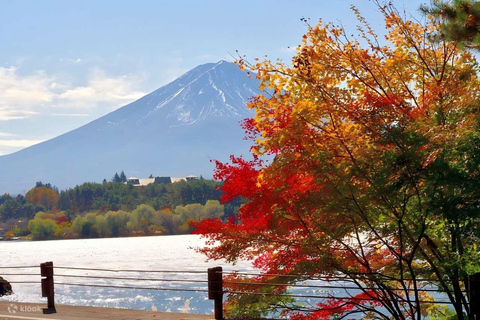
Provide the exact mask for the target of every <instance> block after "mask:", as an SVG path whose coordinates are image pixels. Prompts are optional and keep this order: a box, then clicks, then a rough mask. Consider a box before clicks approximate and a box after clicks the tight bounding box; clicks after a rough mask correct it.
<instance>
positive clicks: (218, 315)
mask: <svg viewBox="0 0 480 320" xmlns="http://www.w3.org/2000/svg"><path fill="white" fill-rule="evenodd" d="M7 268H9V269H20V268H23V269H27V268H38V266H14V267H0V269H7ZM54 269H55V271H56V272H55V275H54ZM69 271H72V272H69ZM75 271H78V273H80V272H81V274H72V273H75ZM89 272H99V273H102V272H113V273H117V274H118V275H108V274H106V275H102V274H95V273H94V274H93V275H89V274H88V273H89ZM122 272H123V273H141V274H145V275H147V274H157V275H160V274H178V275H180V274H186V275H188V274H191V275H205V274H207V276H208V277H207V280H204V279H191V278H188V277H183V278H174V277H172V276H170V277H167V278H160V277H158V276H157V277H155V276H153V275H151V276H148V277H142V276H139V275H136V276H135V275H122V274H121V273H122ZM0 275H6V276H14V277H15V276H18V277H27V276H28V277H30V276H41V277H42V279H41V282H40V281H26V280H25V281H23V280H22V281H17V279H12V280H13V281H10V283H12V284H39V283H41V287H42V296H43V297H47V301H48V308H47V309H44V313H53V312H56V310H55V306H54V298H53V292H54V290H53V286H54V284H55V285H60V286H77V287H93V288H105V289H132V290H155V291H175V292H200V293H208V298H209V299H210V300H214V302H215V304H214V310H215V319H223V295H224V294H228V295H240V296H241V295H251V296H278V297H289V298H297V299H318V300H325V299H330V300H331V299H334V300H342V301H344V300H345V301H346V300H349V303H352V302H353V303H360V302H361V301H372V302H385V303H387V302H399V303H421V304H443V305H451V304H453V302H452V301H445V300H440V299H438V300H429V299H419V298H418V296H414V294H415V295H416V294H418V293H419V292H426V293H427V292H428V293H440V294H442V293H445V292H446V291H445V290H443V289H441V288H440V287H438V288H437V287H436V286H435V285H434V283H435V282H434V281H431V280H427V279H410V280H409V279H394V278H392V277H383V279H382V277H380V276H381V275H378V274H367V275H365V274H363V276H364V277H363V278H362V277H360V274H354V275H352V277H340V276H314V277H310V276H309V275H297V274H264V273H253V272H240V271H238V270H237V271H227V272H224V271H223V269H222V268H221V267H215V268H209V269H208V271H199V270H142V269H108V268H88V267H71V266H59V267H57V266H55V268H54V266H53V263H51V262H47V263H42V264H41V265H40V273H36V272H35V273H26V272H9V273H3V274H0ZM224 275H228V276H231V277H227V278H226V279H224ZM54 276H55V277H59V278H62V279H64V281H60V282H55V283H54V282H53V277H54ZM235 276H238V277H239V278H238V279H236V278H235ZM374 276H378V278H380V279H382V280H383V281H405V282H407V281H417V283H422V281H424V282H427V281H428V282H429V283H428V284H423V285H421V286H420V287H419V288H413V287H410V286H408V285H407V286H404V287H398V286H393V285H392V286H391V287H383V286H378V287H377V286H376V284H375V281H374V280H372V278H371V277H374ZM192 277H193V278H195V276H192ZM252 277H257V278H256V279H255V278H252ZM262 277H265V279H262ZM268 277H271V278H272V277H273V278H277V281H281V279H282V278H283V279H289V280H285V281H281V282H268V281H265V280H267V279H266V278H268ZM472 277H473V278H472ZM474 277H477V278H474ZM68 279H70V280H68ZM73 279H78V280H77V281H71V280H73ZM84 279H88V280H91V281H88V280H86V281H87V282H86V283H82V282H81V281H80V280H84ZM333 279H337V280H333ZM470 279H471V280H470V282H469V283H465V285H462V286H461V288H462V289H460V290H459V289H457V290H451V291H450V292H452V293H453V292H455V293H458V292H461V293H467V294H468V295H469V301H470V304H473V303H474V302H472V301H477V300H472V298H471V293H472V292H475V290H478V291H480V274H477V275H474V276H471V277H470ZM472 279H473V280H472ZM101 280H107V281H108V282H110V283H103V282H101ZM112 280H119V281H122V282H123V283H114V282H113V281H112ZM362 280H363V281H364V282H363V283H362ZM376 280H378V279H376ZM131 281H134V282H137V285H133V284H130V283H129V282H131ZM147 281H149V282H158V283H159V284H160V283H167V282H168V283H180V284H183V283H185V284H190V286H189V287H188V286H187V287H185V286H183V285H178V286H175V287H166V286H165V285H160V286H156V285H152V284H144V285H141V283H144V282H147ZM290 281H291V283H290ZM307 281H308V282H314V283H305V282H307ZM318 281H320V282H321V283H318ZM437 281H438V280H437ZM462 281H463V280H462ZM112 282H113V283H112ZM301 282H304V283H301ZM315 282H317V283H315ZM332 282H337V284H332ZM424 282H423V283H424ZM477 282H478V283H477ZM323 283H325V284H323ZM343 283H344V284H345V285H343ZM353 283H355V285H352V284H353ZM196 284H198V286H196ZM368 284H370V285H368ZM202 285H204V286H202ZM224 285H226V286H227V288H224V287H223V286H224ZM172 286H173V285H172ZM464 287H465V288H467V289H468V290H465V289H463V288H464ZM257 288H258V289H257ZM265 288H267V289H270V291H268V290H267V291H268V292H261V290H265ZM297 288H298V289H304V290H301V291H300V292H303V293H298V291H297V292H293V293H292V292H286V290H288V289H293V290H294V289H297ZM308 289H311V290H312V291H311V292H318V294H308V292H309V290H308ZM339 289H340V290H344V292H343V294H344V295H347V296H335V294H339V293H340V291H336V292H334V290H339ZM257 290H258V291H257ZM275 290H276V291H277V292H275ZM321 290H324V291H323V292H320V291H321ZM327 290H328V291H327ZM385 290H386V291H388V292H390V293H391V294H390V295H386V294H382V292H384V291H385ZM295 291H296V290H295ZM359 291H360V293H364V294H365V295H366V296H365V295H364V296H355V295H358V293H359ZM368 291H373V292H374V293H373V294H372V295H370V294H369V293H368ZM396 292H403V294H397V293H396ZM306 301H308V300H306ZM479 302H480V301H477V302H475V303H479Z"/></svg>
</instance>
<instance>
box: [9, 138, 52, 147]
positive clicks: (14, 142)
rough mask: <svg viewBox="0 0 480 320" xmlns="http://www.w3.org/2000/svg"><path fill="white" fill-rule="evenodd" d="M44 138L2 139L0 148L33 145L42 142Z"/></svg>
mask: <svg viewBox="0 0 480 320" xmlns="http://www.w3.org/2000/svg"><path fill="white" fill-rule="evenodd" d="M42 141H43V140H28V139H20V140H15V139H14V140H4V139H0V148H5V147H6V148H26V147H30V146H33V145H34V144H37V143H40V142H42Z"/></svg>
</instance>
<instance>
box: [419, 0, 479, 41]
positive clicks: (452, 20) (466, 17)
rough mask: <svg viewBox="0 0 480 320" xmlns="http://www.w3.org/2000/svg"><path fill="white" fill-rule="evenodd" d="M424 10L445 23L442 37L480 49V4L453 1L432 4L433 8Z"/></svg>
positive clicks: (462, 0) (469, 1)
mask: <svg viewBox="0 0 480 320" xmlns="http://www.w3.org/2000/svg"><path fill="white" fill-rule="evenodd" d="M422 10H423V11H424V12H427V13H429V14H432V15H434V16H436V17H437V18H439V19H441V20H442V21H443V24H442V28H441V33H440V34H441V36H443V37H445V38H446V39H447V40H449V41H456V42H459V43H461V44H462V45H464V46H466V47H469V48H475V49H477V50H478V49H480V2H479V1H473V0H453V1H439V2H432V6H431V7H427V6H422Z"/></svg>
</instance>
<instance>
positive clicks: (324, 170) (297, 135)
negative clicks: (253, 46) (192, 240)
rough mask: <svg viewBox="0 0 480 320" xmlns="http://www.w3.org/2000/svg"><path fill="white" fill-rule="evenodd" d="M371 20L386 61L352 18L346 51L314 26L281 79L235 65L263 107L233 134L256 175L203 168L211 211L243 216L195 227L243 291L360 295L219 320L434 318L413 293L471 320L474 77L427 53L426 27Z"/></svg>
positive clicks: (271, 65) (477, 189)
mask: <svg viewBox="0 0 480 320" xmlns="http://www.w3.org/2000/svg"><path fill="white" fill-rule="evenodd" d="M379 9H380V10H381V11H382V12H383V14H384V17H385V26H386V29H387V31H388V32H387V34H386V36H385V38H386V41H387V42H388V44H386V45H385V44H382V43H383V41H381V40H380V39H379V38H378V36H377V35H376V34H375V33H374V31H373V30H372V29H371V28H370V26H369V25H368V23H367V22H366V21H365V20H364V19H363V18H362V17H361V16H360V15H358V17H359V21H360V27H359V30H360V37H359V38H358V39H357V38H353V37H352V36H350V33H346V31H345V30H344V29H343V28H342V27H339V26H335V25H333V24H330V23H323V22H322V21H320V22H319V24H318V25H315V26H309V27H308V31H307V33H306V34H305V35H304V37H303V40H302V43H301V44H300V45H299V46H298V47H297V53H296V55H295V57H294V58H293V60H292V64H291V65H287V64H284V63H282V62H281V61H276V62H272V61H268V60H266V61H257V62H256V63H255V64H253V65H251V64H249V63H248V62H247V61H245V60H244V59H240V60H239V61H238V62H237V63H238V64H239V66H240V68H242V69H245V68H250V69H252V70H253V71H254V72H255V73H256V77H257V78H258V79H260V80H261V87H262V88H268V89H270V90H271V92H272V94H271V95H270V94H267V93H265V94H264V95H259V96H257V97H255V98H254V99H253V100H252V102H251V103H250V104H249V107H250V108H252V109H254V110H255V118H253V119H248V120H246V121H245V123H244V126H245V129H246V131H247V134H248V135H249V136H251V137H253V138H254V143H253V146H252V152H253V154H254V160H251V161H247V160H244V159H242V158H236V157H233V156H232V158H231V162H230V163H220V162H217V168H216V178H217V179H221V180H223V181H224V185H223V187H222V190H223V200H224V201H229V200H231V199H233V198H235V197H238V196H241V197H244V198H246V199H248V201H247V203H246V204H245V205H244V206H243V207H242V208H241V209H240V213H239V214H238V216H237V217H236V218H232V219H230V220H229V221H228V222H227V223H222V221H221V220H220V219H210V220H208V221H203V222H200V223H199V224H197V229H196V230H197V231H196V232H197V233H199V234H203V235H204V236H205V237H206V238H207V239H208V240H209V242H208V244H210V245H211V246H208V247H206V248H203V249H201V251H202V252H203V253H205V254H206V255H207V256H208V257H209V258H212V259H219V258H224V259H226V260H228V261H236V260H238V259H248V260H253V263H254V265H255V266H256V267H258V268H260V270H261V271H262V272H263V273H265V274H266V275H264V276H259V277H257V278H255V279H252V280H251V281H261V282H268V281H271V282H274V283H275V282H277V283H285V282H286V281H287V282H289V283H295V282H297V281H304V280H307V279H311V278H315V277H318V276H328V277H333V276H342V277H345V279H346V280H345V281H347V282H349V284H350V285H351V286H352V285H353V286H356V287H357V288H358V290H359V291H356V293H358V292H359V293H358V294H353V295H352V296H351V298H348V299H342V300H335V299H331V300H330V299H326V300H323V301H321V300H320V301H321V302H319V303H318V304H315V305H313V306H309V305H301V304H296V303H292V302H291V301H290V300H289V301H285V300H283V299H282V298H281V296H278V295H277V296H274V297H271V296H268V295H266V296H262V295H255V296H252V295H245V294H231V295H229V302H228V305H229V306H230V308H229V310H230V313H231V314H232V315H237V316H242V315H243V316H259V315H261V314H266V313H268V312H269V311H272V310H274V309H278V308H279V306H282V308H281V309H283V311H282V312H283V313H284V314H288V315H289V317H290V318H295V319H302V318H305V319H318V318H320V319H322V318H326V319H329V317H330V316H334V315H344V316H345V315H348V314H355V313H360V314H363V315H364V316H366V317H374V318H384V319H391V318H394V319H405V318H417V319H418V318H422V317H427V316H428V315H429V314H430V316H431V317H433V318H435V317H440V315H441V314H444V313H445V311H444V309H445V308H441V307H439V306H437V305H435V304H432V303H431V301H432V300H434V297H433V296H432V295H431V294H430V293H429V292H428V291H425V290H426V289H432V288H438V289H439V290H441V291H442V292H443V295H444V298H443V299H442V300H447V301H449V302H451V303H452V306H453V311H451V312H453V313H454V314H456V316H457V317H458V318H462V317H463V312H464V311H465V312H466V313H470V310H469V307H468V301H467V298H466V295H465V294H464V292H462V290H464V289H465V287H464V285H463V280H465V279H466V278H467V276H468V275H469V274H472V273H474V272H478V271H479V270H480V265H479V262H480V259H479V258H480V257H479V253H478V250H477V247H478V236H479V235H480V228H479V221H480V220H479V201H480V179H479V173H480V172H479V165H480V133H479V120H480V112H479V111H480V109H479V107H480V104H479V101H480V100H479V93H480V82H479V79H478V66H477V62H476V60H475V58H474V56H472V54H470V53H469V52H467V51H463V50H461V49H459V48H458V47H457V46H455V44H452V43H449V42H445V41H434V38H435V35H436V34H437V33H438V31H439V29H440V27H441V25H440V24H439V23H438V22H437V21H436V20H435V19H428V20H427V23H426V24H425V25H422V24H420V23H418V22H415V21H410V20H405V19H404V18H402V17H401V16H400V15H399V14H398V12H397V11H396V10H395V8H394V7H393V6H391V5H385V6H379ZM354 10H355V9H354ZM357 14H358V12H357ZM261 155H271V156H273V157H274V158H273V161H271V162H268V163H267V162H264V161H262V160H261V158H260V157H258V156H261ZM272 275H279V276H272ZM281 275H291V276H292V277H288V278H283V277H281ZM240 280H242V281H245V279H240ZM427 280H428V281H427ZM247 287H248V290H247V291H259V292H264V291H262V290H269V291H268V292H270V293H274V294H275V293H276V294H278V293H285V292H287V290H288V288H287V287H286V286H275V287H271V288H268V289H265V287H264V286H247ZM242 288H243V289H245V286H244V287H242V286H241V285H238V286H237V287H235V290H237V291H238V290H242ZM347 296H348V295H347ZM437 296H438V295H437ZM344 297H345V295H344ZM247 304H248V308H245V306H246V305H247ZM379 306H380V307H381V308H379ZM442 310H443V311H442Z"/></svg>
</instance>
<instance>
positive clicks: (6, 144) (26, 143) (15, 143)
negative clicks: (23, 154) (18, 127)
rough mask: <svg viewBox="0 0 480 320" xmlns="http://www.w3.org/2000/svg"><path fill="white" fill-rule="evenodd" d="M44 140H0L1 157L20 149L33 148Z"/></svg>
mask: <svg viewBox="0 0 480 320" xmlns="http://www.w3.org/2000/svg"><path fill="white" fill-rule="evenodd" d="M0 137H1V135H0ZM43 141H44V140H31V139H13V140H5V139H0V155H4V154H9V153H12V152H15V151H18V150H19V149H23V148H26V147H30V146H33V145H34V144H37V143H40V142H43Z"/></svg>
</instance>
